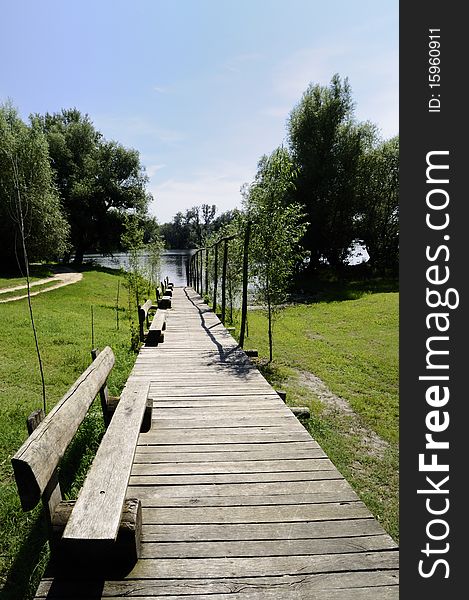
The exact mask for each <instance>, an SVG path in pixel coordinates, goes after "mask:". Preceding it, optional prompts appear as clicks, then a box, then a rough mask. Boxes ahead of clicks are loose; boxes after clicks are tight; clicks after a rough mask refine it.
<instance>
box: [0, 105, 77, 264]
mask: <svg viewBox="0 0 469 600" xmlns="http://www.w3.org/2000/svg"><path fill="white" fill-rule="evenodd" d="M22 226H23V227H24V236H25V243H26V249H27V254H28V256H29V259H30V260H31V261H34V260H48V259H57V258H59V257H61V256H62V255H63V254H64V253H65V252H66V251H67V249H68V235H69V226H68V223H67V220H66V218H65V217H64V214H63V212H62V206H61V202H60V198H59V195H58V193H57V190H56V187H55V185H54V177H53V172H52V169H51V166H50V162H49V154H48V145H47V141H46V138H45V137H44V135H43V133H42V131H41V130H40V129H39V128H38V126H37V124H36V123H35V122H34V121H33V122H32V123H31V124H30V125H26V124H25V123H24V122H23V121H22V120H21V119H20V117H19V116H18V113H17V111H16V110H15V109H14V108H13V107H12V106H11V105H10V104H5V105H3V106H0V236H1V239H2V243H1V246H0V261H1V266H2V268H3V269H5V270H15V268H18V266H19V265H20V264H21V268H23V266H24V265H23V264H22V262H23V261H22V259H19V257H20V256H21V253H19V252H18V249H19V247H20V245H21V239H20V238H21V231H20V228H21V227H22ZM17 257H18V258H17ZM19 260H21V262H20V263H18V261H19Z"/></svg>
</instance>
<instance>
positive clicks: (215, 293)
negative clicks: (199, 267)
mask: <svg viewBox="0 0 469 600" xmlns="http://www.w3.org/2000/svg"><path fill="white" fill-rule="evenodd" d="M217 289H218V242H216V243H215V261H214V275H213V312H214V313H216V312H217Z"/></svg>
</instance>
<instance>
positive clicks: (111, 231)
mask: <svg viewBox="0 0 469 600" xmlns="http://www.w3.org/2000/svg"><path fill="white" fill-rule="evenodd" d="M34 122H35V124H36V125H37V126H38V127H40V128H41V129H42V131H43V132H44V134H45V135H46V138H47V142H48V144H49V153H50V156H51V164H52V167H53V169H54V171H55V174H56V181H57V186H58V189H59V192H60V195H61V197H62V200H63V204H64V208H65V212H66V215H67V218H68V221H69V223H70V228H71V242H72V246H73V250H74V252H75V260H76V262H78V263H79V262H81V261H82V259H83V254H84V253H85V252H87V251H90V250H94V251H98V252H103V253H106V252H109V251H111V250H115V249H116V248H117V247H118V245H119V240H120V236H121V233H122V230H123V222H124V217H125V215H126V214H127V213H128V212H136V213H137V214H141V215H144V214H145V213H146V211H147V207H148V203H149V200H150V196H149V195H148V194H147V193H146V191H145V186H146V183H147V181H148V178H147V176H146V175H145V173H144V170H143V167H142V166H141V164H140V158H139V154H138V152H137V151H136V150H132V149H127V148H124V147H123V146H122V145H120V144H118V143H117V142H114V141H106V140H105V139H104V138H103V136H102V134H101V133H99V132H98V131H97V130H96V129H95V127H94V125H93V123H92V122H91V120H90V119H89V117H88V116H87V115H85V116H83V115H82V114H81V113H80V112H79V111H78V110H77V109H69V110H62V112H60V113H55V114H48V113H47V114H46V115H44V116H40V115H36V116H35V117H34Z"/></svg>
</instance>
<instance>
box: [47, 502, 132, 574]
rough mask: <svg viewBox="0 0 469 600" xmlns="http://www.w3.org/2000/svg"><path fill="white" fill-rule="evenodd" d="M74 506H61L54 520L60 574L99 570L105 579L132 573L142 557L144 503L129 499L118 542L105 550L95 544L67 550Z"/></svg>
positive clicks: (54, 548)
mask: <svg viewBox="0 0 469 600" xmlns="http://www.w3.org/2000/svg"><path fill="white" fill-rule="evenodd" d="M74 506H75V501H74V500H69V501H63V502H60V504H59V505H58V506H57V508H56V510H55V513H54V515H53V517H52V528H51V537H50V546H51V553H52V567H54V565H56V566H57V568H60V570H63V569H64V568H65V569H70V570H73V571H74V572H79V571H78V569H79V568H80V567H84V568H86V570H87V572H90V570H91V571H94V570H96V571H97V574H99V575H104V576H105V575H106V574H110V573H115V572H116V573H120V572H122V571H126V570H128V569H131V568H132V567H133V566H134V565H135V563H136V562H137V560H138V559H139V558H140V553H141V542H142V503H141V502H140V500H139V499H138V498H127V500H126V501H125V503H124V507H123V510H122V516H121V521H120V527H119V533H118V534H117V539H116V541H115V542H113V544H112V545H111V546H108V547H106V548H105V549H104V548H101V547H100V546H99V542H98V544H97V545H96V546H93V540H88V541H86V542H85V541H84V542H83V543H81V542H79V543H78V544H76V545H74V547H72V546H70V547H67V544H65V543H64V542H63V541H62V539H61V538H62V535H63V532H64V530H65V526H66V524H67V521H68V519H69V517H70V514H71V512H72V510H73V507H74ZM95 549H96V552H95Z"/></svg>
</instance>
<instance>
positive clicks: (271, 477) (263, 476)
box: [130, 468, 342, 486]
mask: <svg viewBox="0 0 469 600" xmlns="http://www.w3.org/2000/svg"><path fill="white" fill-rule="evenodd" d="M321 479H342V476H341V475H340V473H339V471H337V469H336V468H334V469H332V470H330V471H296V472H291V473H290V472H283V473H229V474H222V475H217V474H215V475H214V474H207V475H131V477H130V485H152V486H154V485H198V484H205V485H214V484H217V483H240V484H245V483H261V482H268V481H318V480H321Z"/></svg>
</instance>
